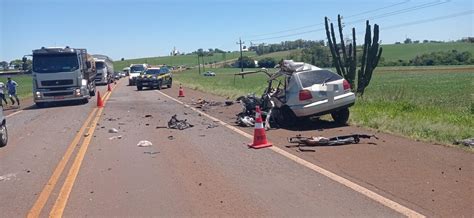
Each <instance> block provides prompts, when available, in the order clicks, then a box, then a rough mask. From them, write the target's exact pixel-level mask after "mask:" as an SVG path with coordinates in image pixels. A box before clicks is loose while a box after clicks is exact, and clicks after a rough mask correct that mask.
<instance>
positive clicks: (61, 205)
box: [49, 88, 114, 217]
mask: <svg viewBox="0 0 474 218" xmlns="http://www.w3.org/2000/svg"><path fill="white" fill-rule="evenodd" d="M113 90H114V88H113V89H112V91H113ZM112 91H110V92H107V93H106V94H105V95H104V98H103V99H104V100H103V101H104V105H105V103H106V102H107V100H108V99H109V98H110V95H111V93H112ZM103 110H104V108H103V107H102V108H99V111H98V112H97V114H96V116H95V118H94V120H93V121H92V123H91V125H90V127H89V130H88V131H87V134H88V135H89V137H87V138H85V139H84V141H83V142H82V145H81V148H80V149H79V151H78V153H77V156H76V158H75V159H74V162H73V164H72V166H71V168H70V169H69V173H68V175H67V176H66V180H65V181H64V184H63V186H62V187H61V191H60V192H59V195H58V198H57V199H56V202H55V203H54V206H53V208H52V209H51V212H50V214H49V216H50V217H62V215H63V213H64V209H65V208H66V204H67V202H68V200H69V196H70V194H71V191H72V188H73V186H74V183H75V181H76V178H77V175H78V174H79V170H80V168H81V165H82V161H83V160H84V157H85V155H86V152H87V149H88V148H89V144H90V142H91V140H92V135H93V134H94V131H95V128H96V126H97V123H98V122H99V119H100V117H101V115H102V111H103Z"/></svg>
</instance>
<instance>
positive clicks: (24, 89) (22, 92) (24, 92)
mask: <svg viewBox="0 0 474 218" xmlns="http://www.w3.org/2000/svg"><path fill="white" fill-rule="evenodd" d="M10 77H11V78H12V80H14V81H16V82H17V83H18V85H19V86H18V87H17V95H18V97H19V98H20V101H21V99H24V98H29V97H32V96H33V91H32V90H33V80H32V77H31V74H19V75H10ZM0 82H3V83H4V84H7V76H4V75H1V76H0ZM5 97H6V98H8V95H7V91H6V90H5Z"/></svg>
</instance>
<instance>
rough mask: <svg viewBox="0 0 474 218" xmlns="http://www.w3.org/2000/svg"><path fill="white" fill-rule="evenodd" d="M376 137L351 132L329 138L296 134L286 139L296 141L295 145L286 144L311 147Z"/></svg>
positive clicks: (357, 141) (351, 142) (349, 142)
mask: <svg viewBox="0 0 474 218" xmlns="http://www.w3.org/2000/svg"><path fill="white" fill-rule="evenodd" d="M361 138H364V139H370V138H375V139H378V138H377V137H376V136H375V135H367V134H351V135H342V136H336V137H331V138H325V137H314V136H313V137H304V136H301V135H297V136H295V137H290V138H289V139H288V142H289V143H296V144H297V145H290V146H286V147H288V148H290V147H313V146H335V145H347V144H358V143H359V142H360V139H361Z"/></svg>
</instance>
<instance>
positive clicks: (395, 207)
mask: <svg viewBox="0 0 474 218" xmlns="http://www.w3.org/2000/svg"><path fill="white" fill-rule="evenodd" d="M155 91H156V92H158V93H160V94H162V95H164V96H165V97H167V98H169V99H171V100H173V101H175V102H177V103H179V104H182V105H184V106H185V107H187V108H190V109H191V110H193V111H195V112H198V113H199V114H201V115H203V116H205V117H207V118H209V119H211V120H213V121H217V122H219V123H220V124H221V125H223V126H225V127H227V128H229V129H231V130H233V131H235V132H237V133H239V134H240V135H242V136H244V137H246V138H249V139H253V136H252V135H250V134H248V133H246V132H244V131H242V130H240V129H238V128H236V127H234V126H231V125H229V124H227V123H226V122H224V121H221V120H219V119H217V118H215V117H213V116H211V115H208V114H206V113H204V112H202V111H200V110H198V109H196V108H193V107H191V106H189V105H188V104H186V103H184V102H181V101H179V100H178V99H175V98H173V97H171V96H169V95H167V94H165V93H163V92H160V91H157V90H155ZM269 149H270V150H272V151H274V152H276V153H278V154H280V155H282V156H284V157H286V158H288V159H290V160H292V161H294V162H296V163H298V164H300V165H302V166H305V167H307V168H309V169H311V170H313V171H315V172H317V173H319V174H321V175H323V176H326V177H328V178H330V179H332V180H333V181H335V182H338V183H339V184H342V185H344V186H346V187H348V188H350V189H352V190H354V191H356V192H358V193H360V194H362V195H365V196H366V197H368V198H370V199H372V200H374V201H376V202H378V203H380V204H382V205H384V206H386V207H388V208H391V209H392V210H395V211H397V212H399V213H401V214H403V215H405V216H407V217H425V216H424V215H422V214H420V213H418V212H416V211H414V210H412V209H410V208H408V207H405V206H403V205H401V204H399V203H397V202H395V201H392V200H390V199H388V198H386V197H383V196H381V195H379V194H377V193H375V192H373V191H371V190H369V189H367V188H365V187H362V186H360V185H358V184H356V183H354V182H351V181H350V180H348V179H346V178H344V177H342V176H339V175H337V174H335V173H333V172H331V171H329V170H326V169H324V168H322V167H319V166H317V165H315V164H313V163H311V162H308V161H306V160H304V159H301V158H299V157H298V156H296V155H293V154H291V153H289V152H287V151H285V150H283V149H281V148H278V147H276V146H272V147H270V148H269Z"/></svg>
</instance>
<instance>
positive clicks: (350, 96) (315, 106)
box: [290, 92, 355, 117]
mask: <svg viewBox="0 0 474 218" xmlns="http://www.w3.org/2000/svg"><path fill="white" fill-rule="evenodd" d="M354 103H355V94H354V93H352V92H350V93H346V94H342V95H339V96H335V97H334V100H333V102H332V103H331V102H330V100H329V99H325V100H322V101H317V102H313V103H311V104H304V105H296V106H291V107H290V108H291V110H292V111H293V112H294V113H295V115H296V116H297V117H307V116H312V115H320V114H324V113H326V112H327V113H330V112H331V111H333V110H334V109H336V108H343V107H345V106H347V107H350V106H352V105H353V104H354Z"/></svg>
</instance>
